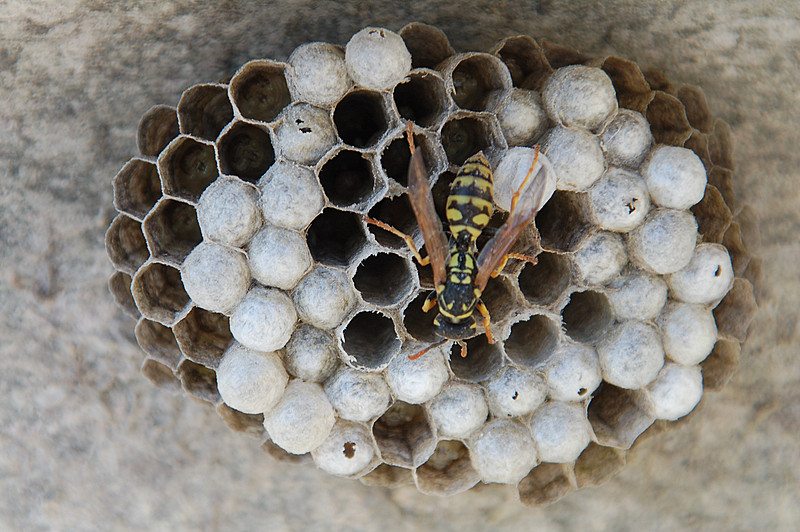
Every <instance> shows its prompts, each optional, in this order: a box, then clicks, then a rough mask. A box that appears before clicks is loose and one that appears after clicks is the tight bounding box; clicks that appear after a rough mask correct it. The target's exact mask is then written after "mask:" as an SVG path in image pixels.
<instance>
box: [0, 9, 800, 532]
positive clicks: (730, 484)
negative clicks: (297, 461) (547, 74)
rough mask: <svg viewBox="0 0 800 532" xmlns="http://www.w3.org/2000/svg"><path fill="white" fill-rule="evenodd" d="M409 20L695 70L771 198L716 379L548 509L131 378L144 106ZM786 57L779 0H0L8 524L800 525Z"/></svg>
mask: <svg viewBox="0 0 800 532" xmlns="http://www.w3.org/2000/svg"><path fill="white" fill-rule="evenodd" d="M413 20H421V21H424V22H428V23H432V24H436V25H438V26H440V27H441V28H442V29H444V30H445V32H446V33H447V34H448V35H449V37H450V39H451V42H452V43H453V45H454V46H455V48H456V49H457V50H473V49H474V50H481V49H487V48H488V47H489V46H491V44H492V43H493V42H494V41H495V40H497V39H499V38H501V37H503V36H507V35H512V34H518V33H524V34H530V35H533V36H539V37H547V38H549V39H551V40H553V41H555V42H559V43H563V44H567V45H571V46H574V47H577V48H579V49H581V50H582V51H585V52H589V53H593V54H610V53H614V54H617V55H620V56H622V57H626V58H629V59H632V60H635V61H637V62H638V63H639V64H641V65H642V66H645V67H657V68H660V69H662V70H664V71H665V72H666V73H667V74H668V75H669V76H670V77H671V78H672V79H673V80H674V81H677V82H681V83H690V84H695V85H699V86H701V87H703V88H704V89H705V91H706V94H707V96H708V99H709V104H710V106H711V108H712V110H713V112H714V113H715V114H716V116H718V117H721V118H723V119H725V120H726V121H728V122H729V123H730V124H731V126H732V129H733V136H734V141H735V150H736V151H735V161H736V164H737V165H738V181H737V182H736V191H737V192H738V193H739V195H740V197H743V198H744V199H745V201H747V202H749V203H750V204H751V205H752V206H753V207H754V208H755V210H756V211H757V213H758V214H759V216H760V217H761V219H762V241H763V246H762V255H763V257H764V259H765V283H764V292H763V294H762V301H761V308H760V310H759V312H758V314H757V316H756V319H755V321H754V324H753V326H752V327H751V334H750V339H749V341H748V343H747V344H746V347H745V349H744V351H743V353H742V359H741V367H740V369H739V372H738V373H737V374H736V376H735V377H734V378H733V380H732V381H731V383H730V384H729V385H728V386H727V387H726V388H725V390H724V391H722V392H720V393H716V394H709V396H708V397H706V400H705V401H704V406H703V408H702V410H701V411H700V412H698V414H697V415H696V416H695V417H694V419H693V420H692V422H691V423H688V424H686V425H684V426H682V427H681V428H680V429H678V430H675V431H673V432H671V433H669V434H666V435H663V436H660V437H658V438H654V439H651V440H648V441H646V442H645V443H644V444H643V445H642V446H641V447H640V448H639V449H638V452H636V453H634V455H633V457H632V459H631V461H630V462H629V464H628V466H627V467H626V468H625V469H624V471H623V473H622V474H621V475H620V476H619V477H617V478H616V479H614V480H612V481H611V482H609V483H608V484H606V485H604V486H602V487H600V488H597V489H589V490H584V491H580V492H577V493H574V494H571V495H570V496H568V497H567V498H565V499H563V500H562V501H560V502H558V503H557V504H554V505H552V506H550V507H548V508H545V509H542V510H535V509H530V508H525V507H523V506H521V505H520V504H519V503H518V502H517V501H516V499H515V494H514V492H513V491H512V490H508V489H505V488H502V487H489V488H486V489H483V490H480V491H477V492H470V493H467V494H464V495H461V496H457V497H454V498H451V499H437V498H430V497H424V496H421V495H418V494H417V493H416V492H415V491H414V490H413V489H404V490H399V491H395V492H392V491H388V490H384V489H378V488H368V487H366V486H363V485H361V484H359V483H358V482H353V481H349V480H343V479H338V478H333V477H330V476H328V475H326V474H323V473H321V472H319V471H317V470H315V469H314V468H313V467H307V466H292V465H288V464H282V463H277V462H275V461H273V460H272V459H270V458H269V457H268V456H267V455H265V454H264V453H262V452H261V451H260V450H259V448H258V445H257V443H256V442H255V441H253V440H250V439H248V438H246V437H244V436H240V435H237V434H234V433H233V432H231V431H230V430H228V429H227V428H226V427H225V426H224V424H223V422H222V420H221V419H219V418H218V417H217V415H216V414H215V413H214V412H213V411H212V410H211V409H210V408H207V407H204V406H202V405H200V404H198V403H195V402H194V401H192V400H190V399H188V398H187V397H185V396H173V395H170V394H169V393H167V392H165V391H162V390H159V389H157V388H155V387H153V386H152V385H151V384H150V383H149V382H147V381H146V380H145V379H144V378H142V377H141V376H140V375H139V373H138V369H139V365H140V363H141V359H142V355H141V353H140V352H139V349H138V347H137V345H136V342H135V339H134V337H133V325H134V322H133V321H132V320H131V319H130V318H128V317H126V316H124V315H123V314H122V313H121V312H120V311H119V310H118V309H117V308H116V307H115V305H114V303H113V301H112V299H111V297H110V295H109V293H108V290H107V287H106V282H107V278H108V276H109V275H110V273H111V272H112V268H111V266H110V265H109V263H108V261H107V259H106V254H105V251H104V249H103V234H104V232H105V230H106V227H107V226H108V224H109V222H110V220H111V219H112V217H113V214H114V209H113V207H112V191H111V178H112V176H113V175H114V174H115V173H116V172H117V170H118V169H119V168H120V167H121V166H122V165H123V163H124V162H125V161H126V160H127V159H128V158H129V157H130V156H132V155H133V154H134V153H135V152H136V136H135V133H136V125H137V123H138V121H139V118H140V116H141V115H142V114H143V113H144V112H145V111H146V110H147V109H148V108H149V107H150V106H151V105H153V104H157V103H168V104H172V105H174V104H176V103H177V101H178V97H179V95H180V93H181V91H182V90H183V89H185V88H187V87H189V86H190V85H192V84H194V83H198V82H204V81H211V80H216V79H219V78H223V77H225V76H228V75H230V74H232V73H233V72H234V71H235V69H236V68H237V67H238V66H239V65H241V64H242V63H244V62H245V61H247V60H249V59H251V58H257V57H272V58H277V59H285V58H286V57H287V56H288V54H289V53H290V52H291V50H292V49H293V48H294V47H296V46H297V45H299V44H301V43H303V42H306V41H310V40H324V41H330V42H336V43H345V42H346V41H347V40H348V38H349V36H350V35H352V34H353V33H354V32H356V31H357V30H359V29H360V28H361V27H363V26H366V25H382V26H385V27H387V28H390V29H393V30H398V29H400V27H402V26H403V25H404V24H405V23H407V22H409V21H413ZM799 63H800V5H798V3H797V2H794V1H791V0H785V1H780V0H770V1H761V2H750V1H747V0H730V1H699V0H669V1H663V2H655V1H653V2H648V1H641V2H636V1H625V2H591V1H588V0H580V1H578V0H575V1H571V2H559V1H555V0H553V1H546V0H543V1H539V2H519V1H514V2H505V1H496V0H495V1H469V2H461V3H453V5H450V6H444V5H439V4H437V3H435V2H421V1H417V0H412V1H406V0H404V1H402V2H366V1H364V2H333V1H315V2H311V1H307V0H298V1H282V2H237V1H233V0H229V1H224V2H211V1H187V0H165V1H139V2H135V1H121V0H117V1H105V2H103V1H98V0H67V1H61V2H55V1H51V2H47V1H43V0H8V1H5V2H0V357H1V358H0V360H1V361H2V366H0V399H2V402H0V529H2V530H122V529H138V530H185V529H192V530H248V529H262V530H277V531H282V530H378V529H380V530H384V531H390V530H413V529H422V528H426V529H436V530H485V529H493V530H520V529H522V530H526V529H527V530H533V529H535V530H542V531H550V530H581V531H584V532H588V531H592V530H767V529H769V530H794V529H796V528H797V526H798V523H800V509H799V507H798V504H797V503H798V501H800V486H799V482H798V478H799V477H800V444H799V443H798V440H799V439H800V430H799V429H800V406H798V405H800V364H798V354H799V353H800V331H799V329H800V327H798V315H799V314H800V281H799V280H798V274H797V267H798V264H800V239H798V231H799V230H800V197H798V196H799V193H798V191H800V182H799V181H800V170H798V169H800V155H798V146H800V142H799V141H800V138H799V136H798V134H797V128H798V124H800V91H798V86H799V85H800V70H799V69H798V64H799ZM534 527H535V528H534Z"/></svg>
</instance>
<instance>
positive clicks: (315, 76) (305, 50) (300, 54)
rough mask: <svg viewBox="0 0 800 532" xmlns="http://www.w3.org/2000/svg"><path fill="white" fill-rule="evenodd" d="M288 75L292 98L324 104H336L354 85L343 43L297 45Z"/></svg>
mask: <svg viewBox="0 0 800 532" xmlns="http://www.w3.org/2000/svg"><path fill="white" fill-rule="evenodd" d="M286 78H287V81H288V85H289V92H290V93H291V94H292V99H294V100H299V101H302V102H308V103H312V104H314V105H320V106H328V105H333V104H335V103H336V102H338V101H339V100H341V99H342V96H344V95H345V94H346V93H347V91H348V90H349V89H350V87H351V86H352V85H353V81H352V80H351V79H350V76H349V74H348V73H347V65H345V62H344V50H343V49H342V47H341V46H336V45H335V44H329V43H324V42H311V43H306V44H302V45H300V46H298V47H297V48H295V49H294V51H293V52H292V55H290V56H289V68H288V69H287V70H286Z"/></svg>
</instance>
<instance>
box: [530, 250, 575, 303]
mask: <svg viewBox="0 0 800 532" xmlns="http://www.w3.org/2000/svg"><path fill="white" fill-rule="evenodd" d="M537 259H538V261H537V262H536V264H531V263H527V264H525V266H524V267H523V268H522V271H521V272H520V274H519V277H518V282H519V288H520V290H522V295H524V296H525V299H526V300H527V301H528V302H529V303H531V304H533V305H541V306H543V307H546V306H548V305H551V304H553V303H554V302H556V301H557V300H558V298H559V296H561V294H563V293H564V290H566V289H567V287H568V286H569V280H570V273H569V262H568V261H567V258H566V257H565V256H563V255H557V254H555V253H547V252H544V253H540V254H539V255H538V256H537Z"/></svg>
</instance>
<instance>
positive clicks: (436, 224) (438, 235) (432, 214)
mask: <svg viewBox="0 0 800 532" xmlns="http://www.w3.org/2000/svg"><path fill="white" fill-rule="evenodd" d="M408 198H409V200H410V201H411V208H412V209H413V211H414V215H415V216H416V217H417V223H418V224H419V228H420V231H422V238H423V239H424V240H425V249H426V250H427V251H428V257H430V259H431V268H432V269H433V284H434V286H435V287H438V286H440V285H441V284H442V283H443V282H444V277H445V269H446V266H447V253H448V249H447V237H446V236H445V234H444V231H443V230H442V222H441V220H439V216H438V215H437V214H436V207H435V206H434V204H433V196H432V195H431V187H430V184H429V183H428V176H427V174H426V173H425V161H424V160H423V158H422V150H414V154H413V155H412V156H411V162H410V163H409V165H408Z"/></svg>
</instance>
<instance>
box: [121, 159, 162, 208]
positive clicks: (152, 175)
mask: <svg viewBox="0 0 800 532" xmlns="http://www.w3.org/2000/svg"><path fill="white" fill-rule="evenodd" d="M160 197H161V181H160V180H159V179H158V168H156V165H155V164H153V163H151V162H148V161H143V160H142V159H131V160H130V161H128V162H127V163H125V166H123V167H122V170H120V171H119V173H117V175H115V176H114V207H116V208H117V210H118V211H120V212H124V213H126V214H129V215H131V216H133V217H134V218H138V219H139V220H141V219H142V218H144V217H145V216H146V215H147V212H148V211H149V210H150V209H152V208H153V205H155V204H156V202H157V201H158V199H159V198H160Z"/></svg>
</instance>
